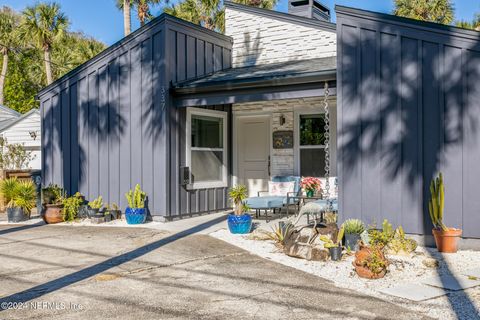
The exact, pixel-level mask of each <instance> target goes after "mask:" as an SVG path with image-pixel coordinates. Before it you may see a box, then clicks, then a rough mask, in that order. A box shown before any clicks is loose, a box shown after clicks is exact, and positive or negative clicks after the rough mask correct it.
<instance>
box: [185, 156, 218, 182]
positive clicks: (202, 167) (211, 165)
mask: <svg viewBox="0 0 480 320" xmlns="http://www.w3.org/2000/svg"><path fill="white" fill-rule="evenodd" d="M191 169H192V179H193V182H208V181H222V180H223V151H203V150H202V151H198V150H192V168H191Z"/></svg>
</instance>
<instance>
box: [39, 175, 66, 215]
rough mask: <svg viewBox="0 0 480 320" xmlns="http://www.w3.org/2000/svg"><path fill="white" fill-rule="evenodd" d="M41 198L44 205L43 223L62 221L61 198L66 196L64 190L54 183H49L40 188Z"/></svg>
mask: <svg viewBox="0 0 480 320" xmlns="http://www.w3.org/2000/svg"><path fill="white" fill-rule="evenodd" d="M42 198H43V206H44V211H43V214H42V217H43V220H44V221H45V223H48V224H52V223H59V222H63V200H64V199H65V198H66V193H65V190H63V188H61V187H59V186H58V185H56V184H50V185H49V186H48V187H46V188H44V189H42Z"/></svg>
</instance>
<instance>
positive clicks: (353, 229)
mask: <svg viewBox="0 0 480 320" xmlns="http://www.w3.org/2000/svg"><path fill="white" fill-rule="evenodd" d="M343 226H344V228H345V233H346V234H362V232H363V231H365V224H363V222H362V221H361V220H359V219H347V220H345V222H344V223H343Z"/></svg>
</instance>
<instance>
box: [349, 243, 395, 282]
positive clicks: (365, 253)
mask: <svg viewBox="0 0 480 320" xmlns="http://www.w3.org/2000/svg"><path fill="white" fill-rule="evenodd" d="M374 250H375V249H373V248H371V247H368V246H365V245H363V244H360V249H359V250H358V251H357V252H355V260H354V261H353V262H352V264H353V266H354V267H355V271H356V272H357V274H358V276H359V277H360V278H365V279H380V278H383V277H384V276H385V274H386V273H387V270H386V269H384V270H382V271H381V272H380V273H374V272H372V271H371V270H370V269H368V268H367V267H364V263H365V260H367V259H368V258H369V257H370V255H372V254H373V252H374ZM377 250H378V251H377V252H376V253H377V254H379V255H380V258H381V259H382V260H384V261H385V262H386V263H387V264H388V260H387V259H386V258H385V255H384V254H383V252H382V251H381V250H380V249H377Z"/></svg>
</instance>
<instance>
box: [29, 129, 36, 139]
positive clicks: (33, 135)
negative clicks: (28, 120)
mask: <svg viewBox="0 0 480 320" xmlns="http://www.w3.org/2000/svg"><path fill="white" fill-rule="evenodd" d="M28 133H29V134H30V137H31V138H32V139H33V140H37V131H29V132H28Z"/></svg>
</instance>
